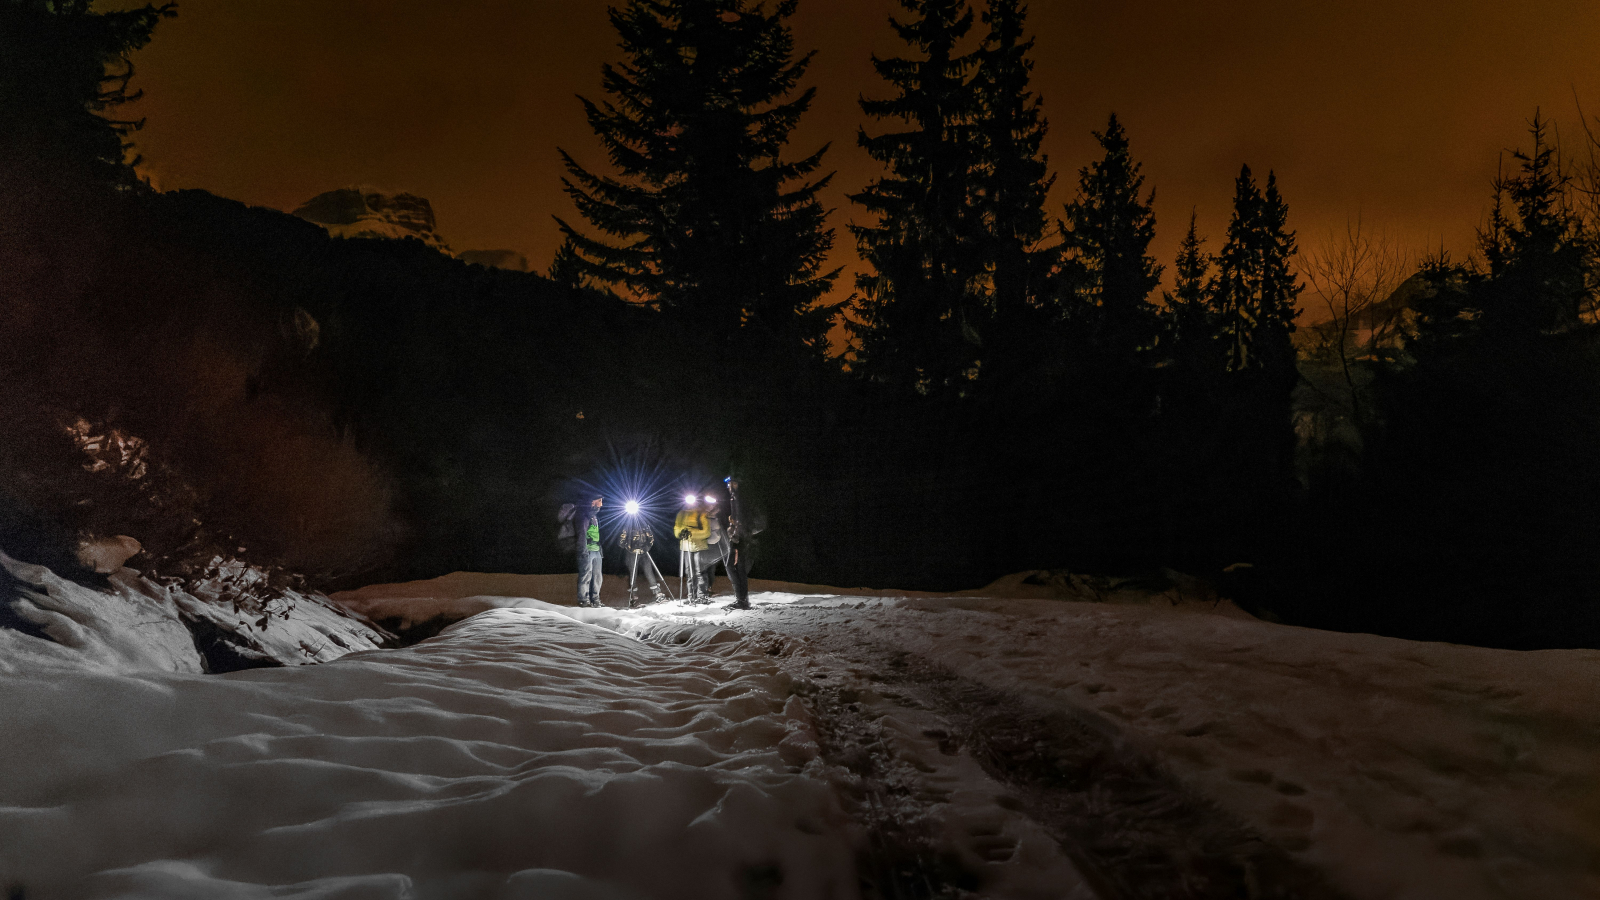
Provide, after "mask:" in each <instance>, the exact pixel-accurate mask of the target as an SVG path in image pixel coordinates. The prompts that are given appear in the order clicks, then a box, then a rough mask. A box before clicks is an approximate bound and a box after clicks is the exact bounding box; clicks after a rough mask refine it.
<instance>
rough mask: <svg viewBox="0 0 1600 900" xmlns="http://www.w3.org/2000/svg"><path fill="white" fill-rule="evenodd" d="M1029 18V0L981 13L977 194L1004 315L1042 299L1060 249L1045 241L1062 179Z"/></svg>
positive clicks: (1015, 314)
mask: <svg viewBox="0 0 1600 900" xmlns="http://www.w3.org/2000/svg"><path fill="white" fill-rule="evenodd" d="M1027 18H1028V7H1027V5H1026V3H1024V2H1023V0H990V3H989V5H988V8H987V9H986V10H985V11H984V13H983V22H984V24H986V25H988V26H989V33H988V34H987V35H986V36H985V37H984V40H983V45H982V47H981V48H980V49H979V51H978V62H977V69H976V73H975V75H974V78H973V86H974V88H975V90H976V91H977V104H978V110H979V112H980V115H979V118H978V121H977V131H978V138H979V141H980V148H981V154H982V163H981V166H980V169H979V172H978V194H979V202H980V203H981V204H982V209H981V215H982V217H983V222H984V225H985V228H984V236H985V237H986V238H987V239H988V240H989V241H990V248H989V250H988V259H987V265H988V268H989V280H990V285H991V288H990V306H991V308H992V310H993V313H994V315H995V317H996V319H997V320H998V321H999V322H1006V323H1010V322H1012V321H1014V320H1015V319H1017V318H1019V317H1020V314H1021V313H1023V312H1024V311H1025V310H1027V309H1029V308H1033V307H1037V306H1039V305H1040V304H1042V303H1043V301H1044V298H1043V296H1042V295H1043V294H1044V292H1045V290H1046V287H1045V279H1046V276H1047V275H1048V273H1049V270H1050V267H1051V265H1052V263H1053V262H1054V258H1055V255H1056V250H1055V248H1053V247H1043V246H1041V242H1042V241H1043V240H1044V237H1045V230H1046V228H1047V227H1048V225H1049V216H1048V215H1047V214H1046V212H1045V202H1046V200H1047V199H1048V196H1049V193H1050V188H1051V186H1052V185H1054V184H1055V180H1056V179H1055V175H1054V174H1052V173H1051V172H1050V161H1049V158H1048V157H1047V156H1045V155H1044V153H1043V152H1042V149H1041V148H1042V146H1043V143H1044V138H1045V134H1046V132H1047V131H1048V130H1049V124H1048V122H1047V121H1046V119H1045V117H1044V101H1043V99H1042V98H1040V97H1038V96H1037V95H1035V94H1034V93H1033V91H1032V89H1031V88H1030V86H1029V83H1030V80H1031V78H1032V76H1033V60H1032V59H1031V58H1030V54H1031V53H1032V51H1033V46H1034V39H1033V38H1031V37H1029V38H1026V39H1024V31H1025V28H1026V25H1027ZM1007 330H1009V329H1007Z"/></svg>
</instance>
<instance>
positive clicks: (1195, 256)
mask: <svg viewBox="0 0 1600 900" xmlns="http://www.w3.org/2000/svg"><path fill="white" fill-rule="evenodd" d="M1205 243H1206V241H1205V238H1203V237H1201V236H1200V230H1199V218H1198V216H1197V215H1196V214H1195V213H1194V212H1192V211H1191V212H1190V213H1189V230H1188V231H1187V232H1186V233H1185V234H1184V236H1183V243H1182V244H1180V245H1179V246H1178V258H1177V260H1176V261H1175V262H1174V265H1173V276H1174V282H1173V289H1172V290H1171V291H1169V292H1167V295H1166V302H1167V332H1168V333H1169V334H1170V335H1171V336H1172V338H1173V339H1174V340H1175V341H1176V342H1178V343H1180V344H1187V345H1194V344H1198V343H1202V342H1207V341H1209V340H1210V339H1211V310H1210V307H1209V305H1208V298H1207V295H1206V283H1207V281H1208V280H1209V279H1210V276H1211V257H1210V256H1208V255H1207V254H1206V253H1205V251H1204V250H1203V249H1202V248H1203V247H1204V246H1205Z"/></svg>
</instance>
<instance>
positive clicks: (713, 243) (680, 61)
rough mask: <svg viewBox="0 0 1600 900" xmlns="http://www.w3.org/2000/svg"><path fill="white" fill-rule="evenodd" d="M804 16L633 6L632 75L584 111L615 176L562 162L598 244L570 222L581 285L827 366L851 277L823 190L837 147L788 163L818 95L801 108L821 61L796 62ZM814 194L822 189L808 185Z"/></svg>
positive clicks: (697, 6) (567, 257) (742, 5)
mask: <svg viewBox="0 0 1600 900" xmlns="http://www.w3.org/2000/svg"><path fill="white" fill-rule="evenodd" d="M796 2H797V0H783V2H780V3H778V4H777V5H776V6H774V7H770V8H769V7H768V6H767V5H766V4H764V3H756V2H750V0H630V2H629V3H628V4H627V5H626V6H624V7H622V8H620V9H612V10H611V13H610V17H611V25H612V27H613V28H615V29H616V30H617V33H618V35H619V36H620V37H621V39H622V40H621V46H622V50H623V52H624V53H625V54H626V55H627V57H628V62H627V63H626V64H624V65H621V66H611V65H609V64H608V65H606V66H605V67H604V68H603V69H602V85H603V88H604V90H605V92H606V93H607V94H608V95H609V96H610V98H611V99H609V100H606V101H604V102H602V103H598V104H597V103H594V102H591V101H589V100H587V99H585V100H583V106H584V112H585V114H586V116H587V117H588V120H589V125H590V127H591V128H592V129H594V132H595V134H596V135H597V136H598V137H599V138H600V142H601V144H602V146H603V147H604V148H605V151H606V154H607V156H608V157H609V159H610V161H611V164H612V166H613V167H614V168H615V169H616V171H617V172H618V173H619V174H618V175H616V176H609V175H602V174H595V173H593V172H590V171H589V170H588V169H586V168H584V167H583V166H581V165H579V164H578V163H577V162H576V161H575V160H574V159H573V158H572V157H571V156H570V155H569V154H567V153H566V152H565V151H562V152H561V157H562V160H563V162H564V163H565V164H566V168H567V172H568V173H569V176H570V177H569V178H564V179H563V180H562V183H563V184H564V185H565V187H566V191H567V193H568V195H569V196H571V197H572V199H573V202H574V203H575V204H576V206H577V208H578V212H579V213H580V214H581V215H582V216H583V217H584V218H585V219H587V220H588V221H589V222H590V224H591V225H593V226H594V228H595V229H597V230H598V231H599V232H600V234H601V237H591V236H589V235H586V234H584V233H582V232H580V231H579V230H578V229H576V228H574V227H572V226H570V225H568V224H567V223H566V222H565V221H562V220H560V219H558V220H557V221H558V222H559V223H560V226H561V230H562V233H563V234H564V235H565V236H566V244H565V246H564V248H563V250H562V252H561V253H560V255H559V257H558V263H559V267H560V270H561V271H560V274H561V275H562V277H563V278H564V279H566V280H568V281H582V280H588V281H592V282H595V283H598V284H603V285H610V286H614V287H619V288H621V289H623V291H624V292H626V293H629V294H631V295H633V296H635V297H637V298H639V299H641V300H643V301H645V302H648V303H651V304H653V305H655V306H657V307H659V308H660V309H662V310H664V311H666V312H669V313H671V314H674V315H676V316H678V317H680V318H681V319H683V320H685V321H686V322H688V323H689V324H691V325H692V326H694V327H700V328H706V329H709V330H711V331H712V332H713V333H716V334H721V335H732V334H735V333H744V334H749V333H750V332H752V331H754V332H756V333H758V334H763V335H765V336H767V337H768V338H771V339H776V340H777V341H779V342H781V343H783V344H787V345H790V346H800V347H804V348H807V349H808V350H809V351H810V352H812V353H815V354H822V353H825V352H826V350H827V335H828V331H829V329H830V327H831V325H832V322H833V320H834V318H835V316H836V315H837V312H838V305H836V304H827V303H824V302H822V298H823V297H824V295H826V294H827V292H828V290H829V289H830V288H831V286H832V284H833V281H834V279H835V278H836V277H837V275H838V271H837V270H834V271H830V272H825V271H823V262H824V259H825V257H826V255H827V253H828V251H829V249H830V248H831V247H832V245H833V231H832V229H829V228H827V227H826V224H825V220H826V218H827V210H826V209H824V208H823V206H822V204H821V203H820V202H819V201H818V199H817V194H818V192H819V191H821V190H822V189H823V188H824V187H825V186H826V185H827V184H828V182H829V180H830V179H831V178H832V176H831V175H827V176H823V177H821V178H815V179H811V176H812V175H814V174H815V173H816V172H817V171H818V169H819V168H820V167H821V165H822V158H823V155H824V154H825V153H826V152H827V149H828V148H827V147H826V146H824V147H822V148H821V149H819V150H817V151H816V152H815V153H812V154H811V155H810V156H807V157H804V158H802V159H799V160H789V159H786V158H784V155H783V151H784V148H785V146H786V144H787V143H788V140H789V136H790V133H791V132H792V131H793V130H794V128H795V126H796V125H797V124H798V123H799V121H800V119H801V117H802V116H804V115H805V113H806V112H807V110H809V109H810V107H811V102H812V99H813V97H814V96H815V89H814V88H807V89H806V90H804V91H802V92H801V93H800V94H799V95H798V96H796V95H794V92H795V90H796V88H797V87H798V86H799V83H800V81H801V80H802V78H803V77H804V76H805V73H806V69H807V68H808V66H809V65H810V63H811V59H812V54H809V53H808V54H805V55H803V56H800V57H798V58H796V56H795V52H794V38H793V35H792V33H791V31H790V28H789V25H788V19H789V17H790V16H792V15H793V14H794V11H795V8H796ZM808 179H810V180H808Z"/></svg>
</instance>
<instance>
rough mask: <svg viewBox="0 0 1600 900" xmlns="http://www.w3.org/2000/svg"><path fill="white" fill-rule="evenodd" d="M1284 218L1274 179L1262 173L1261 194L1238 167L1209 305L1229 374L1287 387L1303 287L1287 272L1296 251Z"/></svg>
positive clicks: (1291, 376) (1285, 212)
mask: <svg viewBox="0 0 1600 900" xmlns="http://www.w3.org/2000/svg"><path fill="white" fill-rule="evenodd" d="M1288 215H1289V208H1288V205H1287V204H1286V203H1285V202H1284V201H1283V197H1282V195H1280V194H1279V192H1278V184H1277V177H1276V175H1274V174H1272V173H1268V175H1267V189H1266V191H1265V193H1263V192H1262V191H1261V190H1259V189H1258V188H1257V187H1256V183H1255V178H1254V176H1252V175H1251V174H1250V167H1249V166H1244V167H1242V168H1241V169H1240V171H1239V177H1238V179H1237V180H1236V181H1235V190H1234V198H1233V216H1232V218H1231V219H1230V220H1229V222H1228V240H1227V243H1225V244H1224V245H1223V248H1222V252H1221V253H1220V254H1219V255H1218V257H1217V275H1216V278H1215V280H1214V281H1213V283H1212V287H1211V295H1212V299H1211V304H1212V308H1213V310H1214V312H1215V315H1216V316H1217V329H1218V334H1219V336H1220V337H1221V339H1222V340H1223V342H1224V345H1225V355H1226V365H1227V368H1228V370H1229V371H1231V372H1239V371H1246V370H1262V371H1267V372H1271V373H1274V374H1277V375H1279V376H1280V377H1283V378H1286V379H1288V380H1289V381H1290V382H1291V383H1292V381H1293V379H1294V364H1295V353H1294V344H1293V339H1292V338H1291V335H1292V334H1294V330H1295V325H1294V320H1295V318H1296V317H1297V316H1298V315H1299V310H1298V309H1297V308H1296V307H1295V299H1296V298H1297V297H1298V296H1299V295H1300V291H1301V290H1302V289H1303V286H1302V285H1300V284H1299V283H1298V282H1297V281H1296V279H1295V276H1294V273H1293V271H1292V270H1291V269H1290V268H1289V264H1290V260H1291V258H1292V257H1293V256H1294V254H1295V252H1296V248H1295V237H1294V232H1292V231H1290V230H1288V227H1287V225H1288Z"/></svg>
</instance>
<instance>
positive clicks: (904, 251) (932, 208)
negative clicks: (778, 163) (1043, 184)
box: [850, 0, 988, 393]
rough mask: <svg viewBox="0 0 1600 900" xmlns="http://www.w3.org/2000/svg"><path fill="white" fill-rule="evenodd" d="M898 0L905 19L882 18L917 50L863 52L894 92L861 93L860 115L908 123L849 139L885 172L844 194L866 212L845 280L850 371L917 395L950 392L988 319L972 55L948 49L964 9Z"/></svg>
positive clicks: (972, 374) (951, 0) (940, 1)
mask: <svg viewBox="0 0 1600 900" xmlns="http://www.w3.org/2000/svg"><path fill="white" fill-rule="evenodd" d="M900 5H901V6H902V7H903V8H904V9H906V10H907V11H908V12H910V13H912V14H913V16H915V18H912V19H910V20H908V21H905V22H902V21H900V20H899V19H894V18H891V19H890V25H891V26H892V27H893V28H894V31H895V33H896V34H897V35H899V37H900V39H901V40H903V41H905V42H906V44H908V45H909V46H910V47H911V48H912V49H913V50H914V51H915V52H916V54H917V56H916V57H915V58H902V57H895V58H889V59H880V58H878V57H876V56H874V57H873V60H872V64H873V67H874V68H875V69H876V70H877V72H878V74H879V76H881V77H882V78H883V79H884V80H885V81H887V82H889V84H890V85H892V86H893V87H894V88H895V89H896V90H897V91H898V93H897V94H896V95H895V96H893V97H891V98H889V99H886V100H868V99H865V98H863V99H862V100H861V109H862V111H863V112H865V113H866V114H867V115H868V116H870V117H872V118H874V119H880V120H883V119H887V120H895V121H899V122H902V123H904V124H905V125H907V126H909V127H908V128H907V130H904V131H890V132H885V133H883V134H879V135H876V136H869V135H868V134H867V133H866V131H865V130H864V129H863V130H862V131H861V132H860V133H859V137H858V141H859V143H860V144H861V146H862V147H863V148H865V149H866V151H867V154H868V155H869V156H871V157H872V158H873V159H874V160H877V161H878V162H879V163H882V164H883V165H884V167H885V168H886V169H887V170H888V171H887V174H885V175H884V176H883V177H881V178H879V179H877V180H875V181H873V182H872V184H870V185H868V186H867V188H866V189H865V190H863V191H862V192H860V193H858V194H853V195H851V197H850V199H851V200H852V201H853V202H855V203H857V204H860V205H861V206H862V207H864V208H865V209H866V210H867V211H868V212H870V213H872V214H873V215H874V216H875V217H876V219H877V221H876V222H875V223H873V224H869V225H851V226H850V230H851V233H852V234H854V235H855V238H856V244H857V248H858V250H859V252H860V254H861V258H862V260H863V261H865V262H866V264H867V265H868V266H869V267H870V271H867V272H863V273H862V274H861V275H859V276H857V278H856V289H857V291H858V292H859V293H858V298H857V299H858V305H857V313H858V315H859V317H860V320H861V321H860V322H858V323H852V326H851V332H852V335H853V336H854V338H855V339H856V341H857V342H858V347H857V361H856V371H858V372H860V373H861V374H863V375H865V376H867V377H869V378H872V379H874V380H877V381H882V382H886V383H891V384H897V385H900V386H904V387H908V388H913V389H916V390H918V391H921V392H924V393H936V392H945V391H954V392H956V393H961V392H962V391H963V390H964V389H965V386H966V385H967V384H968V383H970V382H971V381H972V380H974V379H975V378H976V377H977V374H978V367H979V365H980V363H981V359H982V352H983V351H982V344H983V338H982V331H983V328H984V325H985V323H986V320H987V318H988V313H987V310H986V304H985V297H984V291H983V285H982V282H981V277H982V274H983V270H984V266H985V249H986V248H985V242H984V241H983V238H982V221H981V211H980V205H979V203H978V199H977V196H976V191H977V180H976V177H975V175H976V170H977V169H978V167H979V166H980V165H981V162H982V153H981V149H980V142H979V138H978V135H977V132H976V129H975V128H974V125H973V122H974V119H975V118H976V116H977V112H978V98H977V93H976V91H975V90H974V89H973V86H972V84H971V82H970V80H969V77H968V76H969V73H970V72H971V71H972V69H973V67H974V65H975V64H976V63H977V57H976V55H975V54H973V53H967V54H961V53H959V52H958V51H957V44H958V43H959V42H960V41H961V39H962V38H963V37H965V36H966V35H967V33H968V32H969V31H970V30H971V28H972V22H973V13H972V10H971V9H969V8H968V6H967V4H966V0H900Z"/></svg>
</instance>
